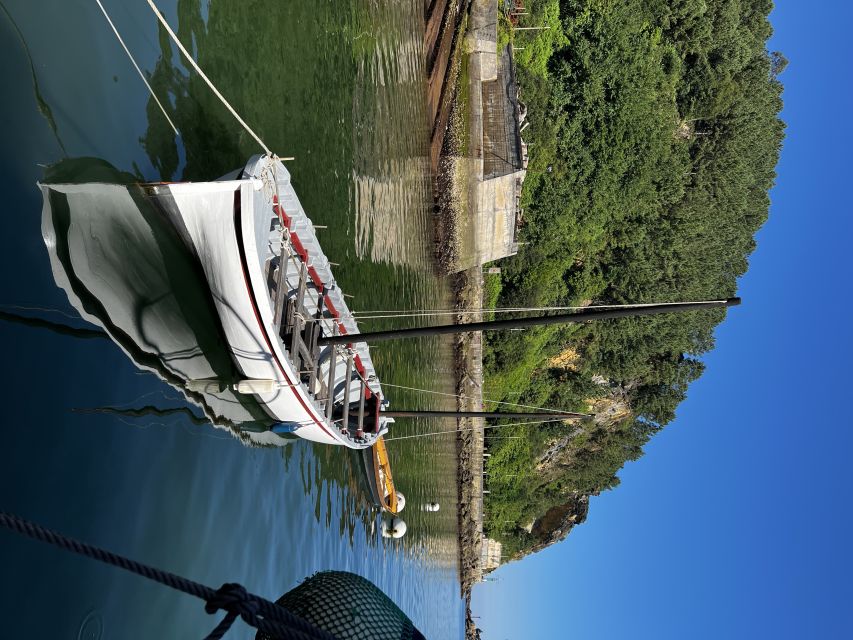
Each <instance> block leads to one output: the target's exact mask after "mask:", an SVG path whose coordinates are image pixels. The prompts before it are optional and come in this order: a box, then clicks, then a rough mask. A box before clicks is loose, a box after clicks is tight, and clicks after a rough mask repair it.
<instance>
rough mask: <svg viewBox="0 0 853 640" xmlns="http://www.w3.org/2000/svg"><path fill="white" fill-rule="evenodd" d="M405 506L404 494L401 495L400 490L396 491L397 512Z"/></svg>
mask: <svg viewBox="0 0 853 640" xmlns="http://www.w3.org/2000/svg"><path fill="white" fill-rule="evenodd" d="M405 506H406V496H404V495H403V492H402V491H398V492H397V513H400V512H401V511H402V510H403V508H404V507H405Z"/></svg>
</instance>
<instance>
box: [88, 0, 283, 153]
mask: <svg viewBox="0 0 853 640" xmlns="http://www.w3.org/2000/svg"><path fill="white" fill-rule="evenodd" d="M97 2H98V4H100V0H97ZM148 5H149V6H150V7H151V10H152V11H153V12H154V15H156V16H157V19H158V20H159V21H160V24H162V25H163V28H164V29H166V31H167V32H168V34H169V36H170V37H171V38H172V40H174V42H175V44H176V45H178V49H180V50H181V53H183V54H184V57H185V58H186V59H187V62H189V63H190V65H192V68H193V69H195V70H196V72H197V73H198V75H200V76H201V79H202V80H204V81H205V82H206V83H207V86H208V87H210V90H211V91H213V93H214V94H215V95H216V97H217V98H219V100H220V101H221V102H222V104H224V105H225V108H226V109H228V111H230V112H231V115H232V116H234V117H235V118H236V119H237V122H239V123H240V124H241V125H242V127H243V128H244V129H245V130H246V132H247V133H248V134H249V135H250V136H252V137H253V138H254V139H255V142H257V143H258V144H259V145H261V148H262V149H263V150H264V151H265V152H266V154H267V155H268V156H271V155H272V151H270V149H269V147H268V146H267V145H266V144H264V141H263V140H261V138H260V137H259V136H258V134H257V133H255V132H254V131H252V129H251V127H249V125H247V124H246V121H245V120H243V118H241V117H240V114H238V113H237V112H236V111H235V110H234V107H232V106H231V105H230V104H229V102H228V100H226V99H225V96H223V95H222V94H221V93H219V89H217V88H216V87H215V86H214V85H213V83H212V82H211V81H210V78H208V77H207V76H206V75H205V73H204V71H202V70H201V67H199V66H198V64H197V63H196V61H195V60H193V57H192V56H191V55H190V53H189V51H187V50H186V49H185V48H184V45H183V44H181V41H180V40H178V36H177V35H175V32H174V31H172V27H170V26H169V23H168V22H166V18H164V17H163V14H162V13H160V10H159V9H158V8H157V5H155V4H154V0H148Z"/></svg>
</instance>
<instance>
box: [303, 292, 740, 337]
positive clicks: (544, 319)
mask: <svg viewBox="0 0 853 640" xmlns="http://www.w3.org/2000/svg"><path fill="white" fill-rule="evenodd" d="M739 304H740V298H729V299H727V300H708V301H705V302H664V303H661V304H651V305H648V306H646V307H622V308H617V309H591V310H589V311H578V312H575V313H562V314H558V315H553V316H537V317H534V318H515V319H513V320H491V321H484V322H469V323H468V324H445V325H439V326H437V327H414V328H412V329H392V330H390V331H370V332H367V333H347V334H343V335H338V336H323V337H321V338H320V339H319V340H318V341H317V343H318V344H319V345H322V346H325V345H329V344H350V343H354V342H381V341H383V340H398V339H400V338H420V337H423V336H437V335H443V334H448V333H468V332H469V331H486V330H497V329H515V328H522V327H535V326H540V325H549V324H571V323H576V322H587V321H589V320H610V319H613V318H627V317H632V316H650V315H655V314H658V313H674V312H681V311H698V310H700V309H712V308H715V307H733V306H736V305H739Z"/></svg>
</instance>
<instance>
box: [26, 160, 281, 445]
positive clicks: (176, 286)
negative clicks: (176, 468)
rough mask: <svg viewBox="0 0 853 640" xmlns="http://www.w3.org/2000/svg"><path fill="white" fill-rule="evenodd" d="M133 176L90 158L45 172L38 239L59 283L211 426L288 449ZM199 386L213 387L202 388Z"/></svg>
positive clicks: (184, 256) (187, 258)
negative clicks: (246, 389) (242, 382)
mask: <svg viewBox="0 0 853 640" xmlns="http://www.w3.org/2000/svg"><path fill="white" fill-rule="evenodd" d="M134 182H135V178H134V176H132V175H129V174H125V173H121V172H119V171H117V170H116V169H114V168H113V167H111V166H110V165H108V164H107V163H105V162H103V161H100V160H95V159H77V160H67V161H63V162H61V163H59V164H57V165H54V166H53V167H50V168H48V169H47V171H46V174H45V179H44V182H43V184H42V185H41V190H42V193H43V197H44V206H43V210H42V235H43V236H44V241H45V244H46V246H47V248H48V253H49V256H50V262H51V268H52V271H53V276H54V279H55V280H56V283H57V285H58V286H59V287H60V288H62V289H63V290H64V291H65V293H66V295H67V296H68V300H69V301H70V302H71V304H72V305H73V306H74V307H75V309H76V310H77V311H78V312H79V313H80V315H81V316H82V317H83V318H85V319H86V320H88V321H89V322H91V323H92V324H94V325H96V326H98V327H101V328H103V329H104V331H105V332H106V333H107V334H108V335H109V336H110V338H112V340H113V341H114V342H115V343H116V344H118V345H119V347H121V349H122V350H123V351H124V352H125V353H126V354H127V355H128V356H129V357H130V358H131V359H132V360H133V361H134V363H135V364H136V365H137V366H138V367H140V368H141V369H144V370H146V371H150V372H152V373H154V374H156V375H157V376H158V377H160V378H161V379H162V380H164V381H166V382H167V383H169V384H171V385H172V386H173V387H175V388H177V389H179V390H180V391H181V392H182V393H183V394H184V396H185V397H186V398H187V400H189V401H190V402H192V403H193V404H195V405H197V406H199V407H200V408H201V409H202V411H203V412H204V415H205V417H206V418H207V419H208V420H209V421H210V422H211V423H212V424H214V425H216V426H219V427H223V428H227V429H230V430H231V431H232V432H233V433H235V434H238V435H239V436H240V437H241V438H242V439H244V440H247V441H248V440H250V441H252V442H254V443H257V444H268V445H269V444H285V443H286V442H287V440H286V439H285V437H282V436H280V435H277V434H275V433H274V432H272V431H270V430H269V425H270V424H271V422H272V421H271V419H270V417H269V416H268V415H267V414H266V412H265V411H264V410H263V409H262V407H261V406H260V405H259V404H258V403H257V401H256V400H255V399H254V398H253V397H251V396H246V395H243V394H239V393H235V392H234V390H233V389H232V388H230V386H229V383H230V382H232V381H234V380H236V379H238V377H239V375H238V372H237V371H236V370H235V368H234V366H233V364H232V361H231V357H230V354H229V352H228V350H227V348H226V347H225V346H223V345H224V343H225V340H224V337H223V335H222V330H221V329H220V327H219V323H218V319H217V317H216V311H215V310H214V307H213V303H212V302H211V300H210V298H209V294H208V293H207V286H206V283H205V281H204V276H203V274H201V273H200V270H199V269H198V267H197V265H196V264H195V261H194V260H193V258H192V256H191V255H190V254H189V253H188V252H187V250H186V248H185V246H184V244H183V242H182V241H181V239H180V238H179V237H178V235H177V233H176V232H175V230H174V229H173V227H172V225H171V224H170V223H169V222H168V221H167V220H166V219H164V218H163V216H162V213H161V212H160V211H159V210H158V209H157V208H156V207H155V206H154V205H153V204H152V202H151V201H150V198H147V197H146V195H145V191H144V189H143V188H141V187H139V186H136V185H134V184H133V183H134ZM198 380H216V381H217V382H216V383H206V384H203V385H200V384H198V383H197V382H196V381H198Z"/></svg>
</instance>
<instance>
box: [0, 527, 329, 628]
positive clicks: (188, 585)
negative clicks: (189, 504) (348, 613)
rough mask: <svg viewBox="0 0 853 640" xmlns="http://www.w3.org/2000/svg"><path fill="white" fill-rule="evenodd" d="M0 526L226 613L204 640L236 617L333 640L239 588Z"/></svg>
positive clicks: (40, 532) (40, 531)
mask: <svg viewBox="0 0 853 640" xmlns="http://www.w3.org/2000/svg"><path fill="white" fill-rule="evenodd" d="M0 526H3V527H5V528H7V529H11V530H12V531H16V532H18V533H20V534H22V535H25V536H28V537H30V538H33V539H35V540H40V541H42V542H47V543H50V544H52V545H54V546H56V547H59V548H60V549H65V550H66V551H73V552H74V553H77V554H80V555H82V556H85V557H87V558H92V559H93V560H98V561H100V562H104V563H106V564H109V565H112V566H114V567H118V568H120V569H124V570H125V571H130V572H131V573H135V574H137V575H139V576H142V577H144V578H148V579H149V580H153V581H154V582H159V583H160V584H162V585H165V586H167V587H171V588H172V589H175V590H177V591H181V592H183V593H186V594H189V595H191V596H195V597H196V598H201V599H202V600H204V601H205V603H206V604H205V611H207V613H210V614H213V613H216V612H217V611H219V610H220V609H221V610H224V611H226V616H225V618H224V619H223V620H222V621H221V622H220V623H219V624H218V625H217V626H216V628H215V629H214V630H213V631H211V633H210V634H209V635H208V636H207V640H219V638H221V637H222V636H223V635H224V634H225V632H226V631H228V629H229V628H230V627H231V625H232V624H233V623H234V621H235V620H236V619H237V617H238V616H239V617H240V618H242V619H243V621H244V622H245V623H246V624H248V625H250V626H252V627H255V628H256V629H258V630H259V631H263V632H264V633H266V634H268V635H269V636H271V637H273V638H279V639H280V640H337V639H336V638H335V637H334V636H332V635H331V634H329V633H327V632H326V631H323V630H322V629H318V628H317V627H315V626H314V625H313V624H311V623H310V622H308V621H306V620H303V619H302V618H300V617H298V616H295V615H293V614H292V613H290V612H289V611H287V610H286V609H284V608H283V607H280V606H278V605H277V604H275V603H273V602H270V601H269V600H266V599H264V598H260V597H258V596H256V595H254V594H251V593H249V592H247V591H246V589H245V588H244V587H243V586H242V585H239V584H235V583H226V584H224V585H222V587H220V588H219V589H213V588H211V587H208V586H207V585H204V584H201V583H199V582H195V581H194V580H190V579H188V578H184V577H182V576H179V575H176V574H174V573H170V572H169V571H163V570H161V569H157V568H155V567H151V566H148V565H146V564H142V563H141V562H136V561H135V560H131V559H129V558H125V557H124V556H120V555H118V554H116V553H112V552H110V551H107V550H105V549H101V548H100V547H96V546H94V545H90V544H86V543H85V542H80V541H79V540H75V539H73V538H69V537H67V536H64V535H62V534H61V533H58V532H56V531H52V530H51V529H46V528H45V527H42V526H40V525H37V524H35V523H34V522H30V521H29V520H25V519H24V518H20V517H18V516H15V515H12V514H10V513H5V512H2V511H0Z"/></svg>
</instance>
